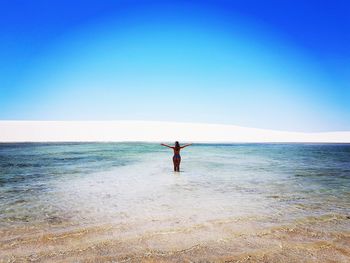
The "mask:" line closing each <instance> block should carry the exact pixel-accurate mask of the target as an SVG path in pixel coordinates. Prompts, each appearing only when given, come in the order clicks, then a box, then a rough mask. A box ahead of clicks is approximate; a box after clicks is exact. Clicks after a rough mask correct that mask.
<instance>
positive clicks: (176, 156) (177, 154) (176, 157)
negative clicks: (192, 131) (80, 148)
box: [161, 141, 192, 172]
mask: <svg viewBox="0 0 350 263" xmlns="http://www.w3.org/2000/svg"><path fill="white" fill-rule="evenodd" d="M161 145H163V146H165V147H168V148H171V149H173V150H174V156H173V163H174V171H175V172H180V162H181V156H180V150H181V149H182V148H185V147H187V146H190V145H192V143H190V144H186V145H184V146H180V144H179V142H178V141H176V142H175V146H169V145H167V144H164V143H162V144H161Z"/></svg>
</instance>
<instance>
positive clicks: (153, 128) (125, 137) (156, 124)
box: [0, 121, 350, 143]
mask: <svg viewBox="0 0 350 263" xmlns="http://www.w3.org/2000/svg"><path fill="white" fill-rule="evenodd" d="M175 140H177V141H180V142H206V143H266V142H271V143H273V142H275V143H279V142H290V143H292V142H294V143H297V142H300V143H350V131H339V132H318V133H303V132H287V131H275V130H266V129H256V128H247V127H240V126H235V125H223V124H203V123H179V122H160V121H0V142H132V141H145V142H160V141H163V142H173V141H175Z"/></svg>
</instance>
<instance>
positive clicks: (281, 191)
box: [0, 142, 350, 262]
mask: <svg viewBox="0 0 350 263" xmlns="http://www.w3.org/2000/svg"><path fill="white" fill-rule="evenodd" d="M172 156H173V152H172V150H171V149H169V148H166V147H163V146H161V145H160V144H159V143H144V142H128V143H109V142H106V143H1V144H0V262H28V261H34V262H350V144H299V143H296V144H277V143H276V144H252V143H250V144H199V143H198V144H194V145H192V146H189V147H186V148H184V149H182V150H181V158H182V161H181V167H180V172H174V171H173V164H172Z"/></svg>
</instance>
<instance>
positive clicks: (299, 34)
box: [0, 0, 350, 131]
mask: <svg viewBox="0 0 350 263" xmlns="http://www.w3.org/2000/svg"><path fill="white" fill-rule="evenodd" d="M0 119H1V120H158V121H179V122H204V123H222V124H234V125H241V126H248V127H256V128H268V129H278V130H289V131H339V130H350V2H349V1H336V0H332V1H306V0H304V1H299V0H293V1H292V0H291V1H288V0H287V1H280V0H276V1H267V0H266V1H252V0H244V1H243V0H242V1H220V0H218V1H102V0H100V1H63V0H60V1H38V0H37V1H15V0H8V1H6V0H5V1H2V3H1V8H0Z"/></svg>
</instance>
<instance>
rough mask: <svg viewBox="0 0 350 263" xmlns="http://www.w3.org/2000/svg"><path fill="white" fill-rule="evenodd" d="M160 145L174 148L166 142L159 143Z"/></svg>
mask: <svg viewBox="0 0 350 263" xmlns="http://www.w3.org/2000/svg"><path fill="white" fill-rule="evenodd" d="M160 145H162V146H165V147H168V148H171V149H173V148H174V147H172V146H170V145H167V144H164V143H161V144H160Z"/></svg>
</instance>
